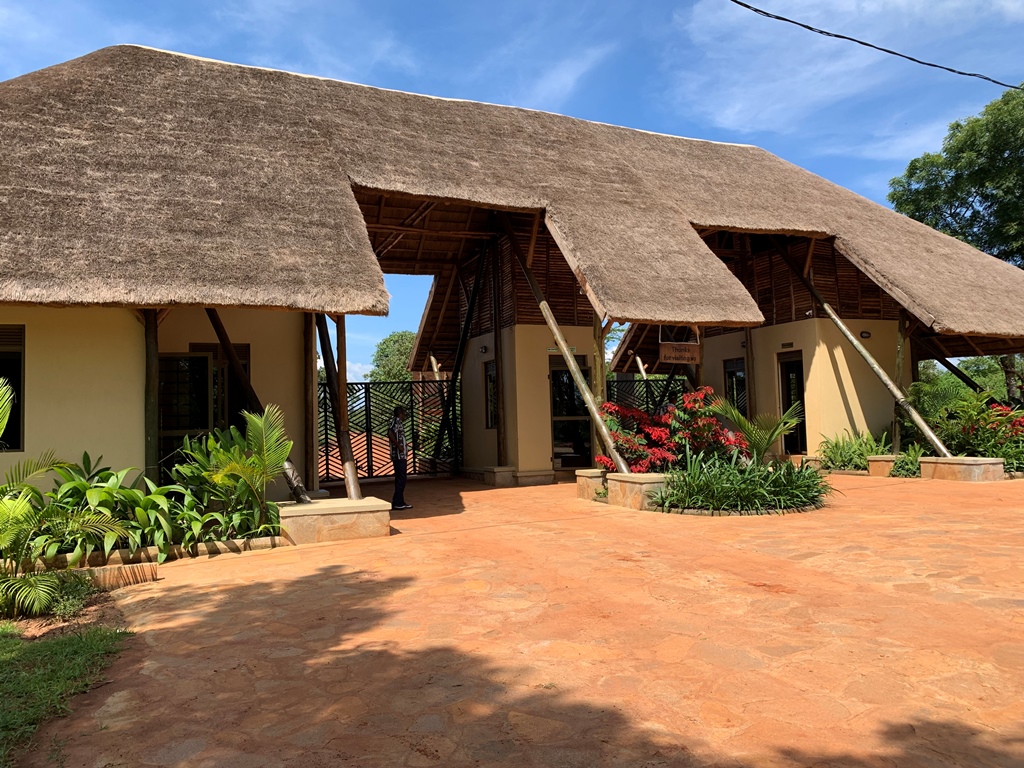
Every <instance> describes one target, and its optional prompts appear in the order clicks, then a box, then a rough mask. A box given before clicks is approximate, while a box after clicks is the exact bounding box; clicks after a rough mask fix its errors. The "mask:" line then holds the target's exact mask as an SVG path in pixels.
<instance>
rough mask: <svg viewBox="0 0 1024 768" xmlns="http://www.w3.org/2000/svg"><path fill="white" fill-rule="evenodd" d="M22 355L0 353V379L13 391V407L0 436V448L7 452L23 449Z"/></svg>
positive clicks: (21, 353)
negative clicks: (5, 381) (5, 380)
mask: <svg viewBox="0 0 1024 768" xmlns="http://www.w3.org/2000/svg"><path fill="white" fill-rule="evenodd" d="M24 358H25V356H24V353H23V352H21V351H15V350H3V351H0V378H4V379H7V381H8V383H9V384H10V385H11V388H12V389H13V390H14V405H13V406H12V407H11V417H10V419H8V421H7V429H5V430H4V433H3V435H0V447H2V448H3V450H7V451H21V450H24V448H25V443H24V439H25V434H24V418H25V405H24V393H23V392H22V390H23V389H24V375H23V374H24V368H23V364H24Z"/></svg>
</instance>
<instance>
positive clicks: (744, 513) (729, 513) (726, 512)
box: [657, 506, 821, 517]
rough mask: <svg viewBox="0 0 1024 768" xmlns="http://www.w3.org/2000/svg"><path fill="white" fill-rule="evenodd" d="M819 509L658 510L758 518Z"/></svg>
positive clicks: (700, 514)
mask: <svg viewBox="0 0 1024 768" xmlns="http://www.w3.org/2000/svg"><path fill="white" fill-rule="evenodd" d="M816 509H821V507H815V506H810V507H793V508H792V509H762V510H759V511H755V510H746V509H679V508H677V507H670V508H668V509H659V510H657V511H658V512H664V513H665V514H667V515H694V516H696V517H758V516H761V515H799V514H803V513H804V512H813V511H814V510H816Z"/></svg>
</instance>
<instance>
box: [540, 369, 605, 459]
mask: <svg viewBox="0 0 1024 768" xmlns="http://www.w3.org/2000/svg"><path fill="white" fill-rule="evenodd" d="M548 360H549V371H550V373H549V376H548V378H549V379H550V380H551V447H552V453H551V460H552V463H553V464H554V469H556V470H558V469H585V468H587V467H590V466H593V463H594V452H593V441H592V438H591V433H592V430H591V427H590V416H589V414H588V413H587V404H586V402H585V401H584V400H583V395H581V394H580V391H579V390H578V389H577V388H576V382H574V381H573V380H572V373H570V372H569V368H568V366H567V365H566V364H565V360H564V359H563V358H562V356H561V355H551V356H549V358H548ZM576 363H577V365H579V367H580V371H581V372H582V373H583V378H584V380H585V381H586V382H587V384H588V385H589V384H590V368H589V367H588V366H587V358H586V356H585V355H576Z"/></svg>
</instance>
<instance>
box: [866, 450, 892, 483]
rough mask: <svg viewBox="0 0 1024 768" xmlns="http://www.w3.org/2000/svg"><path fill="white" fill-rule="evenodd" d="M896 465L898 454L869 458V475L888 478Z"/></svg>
mask: <svg viewBox="0 0 1024 768" xmlns="http://www.w3.org/2000/svg"><path fill="white" fill-rule="evenodd" d="M895 464H896V454H893V453H889V454H881V455H879V456H868V474H869V475H870V476H871V477H888V476H889V473H890V472H892V468H893V467H894V466H895Z"/></svg>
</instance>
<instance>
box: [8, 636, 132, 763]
mask: <svg viewBox="0 0 1024 768" xmlns="http://www.w3.org/2000/svg"><path fill="white" fill-rule="evenodd" d="M124 638H125V633H124V632H122V631H120V630H116V629H111V628H109V627H99V626H94V627H89V628H87V629H84V630H82V631H81V632H75V633H72V634H68V635H63V636H61V637H53V638H45V639H42V640H36V641H32V642H29V641H26V640H24V639H22V637H21V630H19V629H18V627H17V625H15V624H14V623H12V622H0V702H3V706H2V707H0V767H2V768H7V767H8V766H12V765H13V762H12V760H13V755H14V751H15V749H16V748H17V747H19V746H21V745H23V744H24V743H25V742H27V741H28V740H29V739H30V738H31V736H32V734H33V733H35V730H36V727H37V726H38V725H39V724H40V723H41V722H42V721H43V720H45V719H46V718H48V717H53V716H54V715H63V714H66V713H67V712H68V711H69V708H68V700H69V699H70V698H71V697H72V696H73V695H74V694H76V693H81V692H82V691H86V690H88V689H89V688H90V687H91V686H93V685H94V684H95V683H97V682H98V681H99V680H100V679H101V678H102V672H103V670H104V669H105V668H106V666H107V665H108V664H109V663H110V662H111V661H112V658H113V655H114V654H116V653H117V652H118V651H120V650H121V645H122V643H123V642H124Z"/></svg>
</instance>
